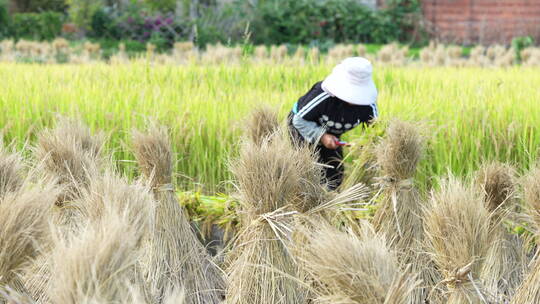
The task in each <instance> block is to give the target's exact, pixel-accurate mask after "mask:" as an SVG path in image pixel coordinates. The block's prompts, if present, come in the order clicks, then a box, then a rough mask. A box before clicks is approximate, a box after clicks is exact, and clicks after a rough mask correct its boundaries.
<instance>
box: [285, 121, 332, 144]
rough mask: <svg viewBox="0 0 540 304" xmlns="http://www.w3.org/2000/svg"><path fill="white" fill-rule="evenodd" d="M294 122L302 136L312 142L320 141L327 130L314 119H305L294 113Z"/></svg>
mask: <svg viewBox="0 0 540 304" xmlns="http://www.w3.org/2000/svg"><path fill="white" fill-rule="evenodd" d="M292 123H293V126H294V127H295V128H296V129H297V130H298V132H300V134H301V135H302V137H304V139H305V140H306V141H308V142H309V143H312V144H314V143H316V142H318V141H319V139H320V138H321V136H322V135H323V134H324V133H325V132H326V129H325V128H324V127H322V126H319V125H318V124H317V123H316V122H314V121H308V120H305V119H303V118H302V117H300V116H299V115H294V117H293V121H292Z"/></svg>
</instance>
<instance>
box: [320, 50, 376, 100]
mask: <svg viewBox="0 0 540 304" xmlns="http://www.w3.org/2000/svg"><path fill="white" fill-rule="evenodd" d="M372 72H373V67H372V66H371V62H369V60H367V59H366V58H363V57H349V58H346V59H345V60H343V61H342V62H341V63H340V64H338V65H337V66H336V67H334V69H333V70H332V73H331V74H330V75H328V77H326V79H325V80H324V81H323V83H322V88H323V90H325V91H327V92H328V93H330V94H332V95H334V96H336V97H337V98H339V99H341V100H344V101H346V102H348V103H352V104H356V105H370V104H373V103H374V102H375V101H377V88H376V87H375V83H374V82H373V79H372V78H371V73H372Z"/></svg>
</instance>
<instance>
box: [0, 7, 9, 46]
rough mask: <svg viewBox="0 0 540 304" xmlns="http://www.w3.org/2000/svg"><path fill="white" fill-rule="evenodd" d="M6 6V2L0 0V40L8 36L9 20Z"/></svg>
mask: <svg viewBox="0 0 540 304" xmlns="http://www.w3.org/2000/svg"><path fill="white" fill-rule="evenodd" d="M7 5H8V3H7V0H0V39H3V38H5V37H7V36H8V35H9V25H10V18H9V14H8V9H7Z"/></svg>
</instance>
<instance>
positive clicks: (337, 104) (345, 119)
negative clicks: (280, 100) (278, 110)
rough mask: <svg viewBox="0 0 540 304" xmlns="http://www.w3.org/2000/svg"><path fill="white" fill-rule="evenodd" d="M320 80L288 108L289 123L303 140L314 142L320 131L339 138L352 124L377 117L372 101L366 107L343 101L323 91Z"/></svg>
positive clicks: (375, 104) (354, 125) (375, 106)
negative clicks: (290, 116)
mask: <svg viewBox="0 0 540 304" xmlns="http://www.w3.org/2000/svg"><path fill="white" fill-rule="evenodd" d="M321 83H322V82H317V83H316V84H315V85H314V86H313V87H312V88H311V89H310V90H309V92H307V93H306V94H305V95H304V96H302V97H300V99H299V100H298V102H296V103H295V104H294V107H293V110H292V115H293V118H292V124H293V126H294V127H295V128H296V129H297V130H298V132H299V133H300V134H301V135H302V137H303V138H304V139H305V140H306V141H308V142H310V143H316V142H317V141H318V140H319V138H320V137H321V136H322V135H323V134H324V133H330V134H333V135H335V136H337V137H338V138H339V137H340V136H341V134H343V133H345V132H347V131H350V130H352V129H353V128H354V127H356V126H358V125H361V124H368V123H369V122H370V121H372V120H373V119H376V118H377V116H378V110H377V103H376V102H375V103H373V104H371V105H367V106H364V105H353V104H350V103H347V102H345V101H343V100H341V99H339V98H337V97H335V96H332V95H331V94H329V93H328V92H325V91H324V90H323V89H322V87H321Z"/></svg>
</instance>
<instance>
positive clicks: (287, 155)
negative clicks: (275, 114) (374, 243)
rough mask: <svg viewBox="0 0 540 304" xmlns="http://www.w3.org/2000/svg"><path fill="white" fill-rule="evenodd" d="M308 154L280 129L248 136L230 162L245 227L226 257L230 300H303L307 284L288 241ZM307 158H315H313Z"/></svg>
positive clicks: (255, 303)
mask: <svg viewBox="0 0 540 304" xmlns="http://www.w3.org/2000/svg"><path fill="white" fill-rule="evenodd" d="M305 157H306V156H305V155H304V154H302V153H300V152H299V151H297V150H294V149H293V148H292V147H291V146H290V144H289V143H288V142H287V141H286V140H284V139H283V138H282V137H280V136H279V134H275V135H274V136H270V137H266V138H263V139H262V141H261V142H260V144H256V143H254V142H251V141H247V142H245V143H244V144H243V146H242V148H241V151H240V156H239V158H238V159H237V160H235V161H234V162H233V164H232V165H231V170H232V172H233V175H234V176H235V179H236V184H235V186H236V188H237V191H238V201H239V203H240V225H241V230H240V231H239V234H238V235H237V237H236V240H235V242H234V246H233V247H232V250H231V252H230V254H229V255H228V257H227V276H228V281H229V285H228V288H227V295H226V302H227V303H228V304H233V303H234V304H248V303H249V304H260V303H268V304H270V303H282V304H285V303H305V301H306V300H307V299H306V296H307V290H306V289H305V288H304V286H302V284H301V282H299V280H298V279H297V276H298V269H297V266H296V265H295V263H294V261H293V260H292V258H291V256H290V254H289V251H288V247H287V245H286V244H288V242H289V237H290V234H291V229H290V224H291V223H290V222H289V221H290V219H291V215H293V214H295V213H297V211H296V210H295V209H294V207H293V204H294V202H298V201H300V200H301V193H302V190H303V187H304V183H303V181H302V176H301V175H302V172H305V171H303V170H302V169H303V167H304V166H305V162H303V161H302V160H304V159H305ZM308 164H310V165H311V164H312V161H311V158H310V161H309V162H308Z"/></svg>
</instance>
